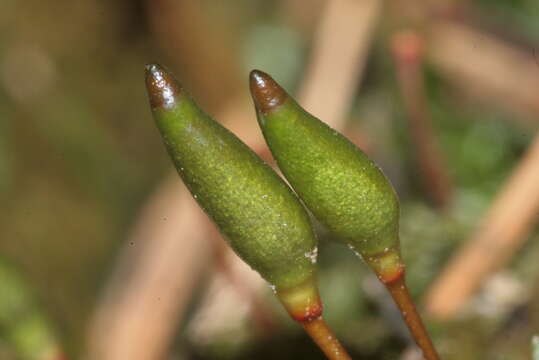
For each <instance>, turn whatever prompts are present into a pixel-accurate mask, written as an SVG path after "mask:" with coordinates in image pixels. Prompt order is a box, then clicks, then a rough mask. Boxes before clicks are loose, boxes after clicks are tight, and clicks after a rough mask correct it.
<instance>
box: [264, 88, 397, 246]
mask: <svg viewBox="0 0 539 360" xmlns="http://www.w3.org/2000/svg"><path fill="white" fill-rule="evenodd" d="M258 119H259V123H260V126H261V128H262V131H263V133H264V137H265V138H266V142H267V143H268V145H269V147H270V149H271V152H272V153H273V155H274V157H275V159H276V160H277V162H278V164H279V167H280V168H281V170H282V171H283V174H284V175H285V176H286V178H287V179H288V180H289V181H290V184H291V185H292V187H293V188H294V189H295V190H296V191H297V193H298V194H299V196H300V197H301V198H302V199H303V200H304V202H305V204H306V205H307V207H308V208H309V209H310V210H311V211H312V212H313V214H314V215H315V216H316V217H317V218H318V220H320V222H322V223H323V224H325V225H326V226H327V227H328V228H329V229H330V230H331V231H333V232H334V233H336V234H337V235H338V236H339V237H340V238H342V239H344V240H345V241H346V243H347V244H349V245H351V246H353V248H354V249H355V250H357V251H359V252H360V253H361V254H362V255H373V254H378V253H381V252H384V251H387V250H386V249H398V220H399V203H398V200H397V197H396V194H395V191H394V190H393V187H392V186H391V184H390V183H389V181H388V180H387V179H386V177H385V176H384V174H383V173H382V171H381V170H380V169H379V168H378V167H377V166H376V165H375V164H374V163H373V162H372V161H371V160H370V159H369V158H367V156H366V155H365V154H364V153H363V152H362V151H361V150H359V149H358V148H357V147H356V146H355V145H353V144H352V143H351V142H350V141H348V140H347V139H346V138H345V137H343V136H342V135H341V134H339V133H338V132H337V131H335V130H333V129H331V128H330V127H328V126H327V125H326V124H324V123H323V122H321V121H320V120H318V119H317V118H315V117H313V116H312V115H310V114H308V113H307V112H305V111H304V110H303V109H302V108H301V107H300V106H299V105H298V104H297V103H296V102H295V101H294V100H293V99H291V98H288V99H287V100H286V101H285V102H284V103H283V104H281V105H280V106H278V107H276V108H274V109H273V110H271V111H270V112H268V113H267V114H262V113H261V112H259V113H258Z"/></svg>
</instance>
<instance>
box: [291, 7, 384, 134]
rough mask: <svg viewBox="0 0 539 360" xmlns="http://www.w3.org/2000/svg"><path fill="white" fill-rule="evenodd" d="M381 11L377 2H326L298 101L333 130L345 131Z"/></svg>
mask: <svg viewBox="0 0 539 360" xmlns="http://www.w3.org/2000/svg"><path fill="white" fill-rule="evenodd" d="M381 8H382V2H381V1H378V0H331V1H327V4H326V9H325V10H324V13H323V16H322V19H321V24H320V25H319V28H318V32H317V35H316V36H315V39H314V46H313V48H314V49H313V53H312V55H311V59H310V61H309V66H308V68H307V71H306V73H305V80H304V82H303V84H302V87H301V88H300V91H299V94H298V98H299V100H300V102H301V105H302V106H303V107H304V108H306V109H307V110H308V111H309V112H310V113H312V114H313V115H315V116H316V117H318V118H320V119H322V120H323V121H324V122H326V123H327V124H329V125H330V126H332V127H334V128H340V129H342V128H343V127H344V121H345V120H346V112H347V111H348V110H349V106H350V103H351V101H352V97H353V96H354V90H355V89H356V86H357V84H358V83H359V81H360V79H361V75H362V73H363V69H364V67H365V63H366V60H367V54H368V51H369V46H370V44H371V40H372V34H373V31H374V26H375V24H376V23H377V21H378V19H379V15H380V12H381Z"/></svg>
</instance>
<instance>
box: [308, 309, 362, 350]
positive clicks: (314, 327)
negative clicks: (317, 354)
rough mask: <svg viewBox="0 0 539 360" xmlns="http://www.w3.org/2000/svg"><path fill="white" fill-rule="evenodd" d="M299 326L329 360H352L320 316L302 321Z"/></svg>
mask: <svg viewBox="0 0 539 360" xmlns="http://www.w3.org/2000/svg"><path fill="white" fill-rule="evenodd" d="M301 326H303V328H304V329H305V331H306V332H307V334H309V336H310V337H311V338H312V339H313V341H314V342H315V343H316V345H318V347H319V348H320V350H322V351H323V352H324V354H326V356H327V358H328V359H329V360H352V358H351V357H350V355H348V353H347V352H346V350H345V349H344V348H343V346H342V345H341V343H340V342H339V340H338V339H337V337H336V336H335V335H334V334H333V332H332V331H331V329H330V328H329V327H328V325H327V324H326V322H325V321H324V319H322V316H320V317H317V318H316V319H313V320H307V321H303V322H301Z"/></svg>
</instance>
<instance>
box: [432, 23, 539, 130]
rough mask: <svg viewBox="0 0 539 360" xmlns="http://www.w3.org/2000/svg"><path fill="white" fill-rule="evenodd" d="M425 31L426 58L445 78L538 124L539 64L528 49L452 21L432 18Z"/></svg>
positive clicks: (466, 90)
mask: <svg viewBox="0 0 539 360" xmlns="http://www.w3.org/2000/svg"><path fill="white" fill-rule="evenodd" d="M428 35H429V36H428V38H427V41H428V44H427V49H428V53H427V58H428V59H429V61H430V62H431V63H432V64H433V65H435V66H436V67H437V68H439V69H440V70H441V71H442V74H445V76H446V78H447V80H448V81H450V82H452V83H454V84H456V85H457V86H458V87H459V88H460V89H462V90H464V91H465V92H468V93H471V94H473V95H475V96H478V97H480V98H484V99H492V100H494V101H496V102H497V103H499V104H501V105H504V106H506V107H508V108H509V109H511V110H513V111H516V112H518V113H520V114H523V115H527V116H528V121H530V120H529V119H530V116H531V119H533V120H531V121H533V122H534V125H536V124H537V120H536V119H537V114H539V65H538V64H537V59H536V58H534V55H533V53H532V52H531V51H530V52H529V53H527V52H524V51H522V50H520V49H517V48H514V47H512V46H510V45H509V44H506V43H504V42H503V41H500V40H498V39H496V38H494V37H492V36H491V35H489V34H487V33H483V32H480V31H478V30H475V29H472V28H470V27H467V26H465V25H462V24H458V23H454V22H445V21H438V22H436V23H434V22H433V23H431V26H430V27H429V31H428ZM517 119H518V117H517ZM525 119H526V118H524V119H523V120H525ZM528 125H529V124H528Z"/></svg>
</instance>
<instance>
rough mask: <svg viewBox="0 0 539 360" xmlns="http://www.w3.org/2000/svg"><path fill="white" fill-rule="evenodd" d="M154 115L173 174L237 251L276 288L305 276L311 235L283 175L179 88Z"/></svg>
mask: <svg viewBox="0 0 539 360" xmlns="http://www.w3.org/2000/svg"><path fill="white" fill-rule="evenodd" d="M154 117H155V119H156V121H157V126H158V128H159V129H160V131H161V134H162V136H163V138H164V142H165V145H166V148H167V150H168V152H169V154H170V156H171V158H172V160H173V162H174V164H175V166H176V169H177V170H178V173H179V174H180V176H181V177H182V179H183V181H184V182H185V184H186V185H187V187H188V188H189V190H190V191H191V193H192V194H193V196H194V197H195V198H196V200H197V201H198V203H199V204H200V206H201V207H202V208H203V209H204V211H205V212H206V213H207V214H208V215H209V216H210V217H211V218H212V219H213V220H214V221H215V222H216V223H217V225H218V227H219V228H220V230H221V232H222V233H223V234H224V235H225V237H226V238H227V240H228V241H229V243H230V245H231V246H232V248H233V249H234V250H235V251H236V253H237V254H238V255H239V256H240V257H241V258H242V259H243V260H244V261H245V262H246V263H247V264H249V265H250V266H251V267H252V268H253V269H255V270H256V271H258V272H259V273H260V274H261V275H262V277H263V278H265V279H266V280H267V281H269V282H270V283H271V284H273V285H276V286H277V287H278V288H288V287H293V286H295V285H297V284H298V283H300V282H302V281H304V280H306V279H307V278H309V277H310V276H311V275H312V274H313V272H314V262H313V261H312V260H311V258H310V255H311V254H312V252H313V249H315V248H316V237H315V235H314V233H313V231H312V228H311V224H310V220H309V217H308V215H307V212H306V211H305V209H304V208H303V206H302V205H301V203H300V202H299V200H298V199H297V197H296V196H295V195H294V193H293V192H292V191H291V190H290V189H289V188H288V186H287V185H286V184H285V183H284V182H283V181H282V179H281V178H279V176H278V175H277V174H275V172H274V171H273V170H272V169H271V168H270V167H269V166H267V165H266V164H265V163H264V162H263V161H262V160H261V159H260V158H259V157H258V156H257V155H256V154H255V153H254V152H253V151H251V150H250V149H249V148H248V147H247V146H246V145H245V144H243V143H242V142H241V141H240V140H239V139H238V138H237V137H236V136H234V135H233V134H232V133H231V132H229V131H228V130H226V129H225V128H223V127H222V126H221V125H219V124H218V123H217V122H215V121H214V120H212V119H211V118H210V117H209V116H207V115H206V114H204V113H203V112H202V111H201V110H200V109H199V108H198V107H197V106H196V104H195V103H194V102H193V101H192V100H191V99H190V98H189V97H188V96H186V95H185V94H184V93H182V94H181V95H179V96H178V97H177V99H176V104H175V105H174V106H172V107H170V108H168V109H165V108H159V109H157V110H154Z"/></svg>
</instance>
